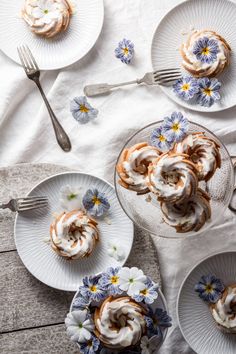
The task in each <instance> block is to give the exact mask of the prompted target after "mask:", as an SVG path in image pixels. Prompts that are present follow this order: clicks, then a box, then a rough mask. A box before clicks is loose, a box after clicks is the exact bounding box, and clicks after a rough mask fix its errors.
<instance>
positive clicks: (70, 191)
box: [60, 185, 82, 211]
mask: <svg viewBox="0 0 236 354" xmlns="http://www.w3.org/2000/svg"><path fill="white" fill-rule="evenodd" d="M60 204H61V207H62V208H63V209H65V210H68V211H71V210H75V209H78V208H80V207H81V205H82V201H81V196H80V193H79V190H78V189H77V188H75V187H72V186H70V185H66V186H63V187H61V189H60Z"/></svg>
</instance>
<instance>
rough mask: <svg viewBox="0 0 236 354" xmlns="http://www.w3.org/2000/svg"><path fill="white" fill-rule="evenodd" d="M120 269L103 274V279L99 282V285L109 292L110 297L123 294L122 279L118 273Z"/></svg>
mask: <svg viewBox="0 0 236 354" xmlns="http://www.w3.org/2000/svg"><path fill="white" fill-rule="evenodd" d="M119 270H120V267H117V268H112V267H111V268H108V269H107V271H106V273H102V275H101V278H100V280H99V284H100V285H101V287H102V288H103V289H104V290H106V291H108V292H109V294H110V295H113V296H114V295H118V294H122V292H123V291H122V290H121V289H120V288H119V284H120V278H119V276H118V272H119Z"/></svg>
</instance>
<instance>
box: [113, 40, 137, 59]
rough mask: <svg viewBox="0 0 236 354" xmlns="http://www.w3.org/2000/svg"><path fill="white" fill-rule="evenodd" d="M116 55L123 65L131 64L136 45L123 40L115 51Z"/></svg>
mask: <svg viewBox="0 0 236 354" xmlns="http://www.w3.org/2000/svg"><path fill="white" fill-rule="evenodd" d="M115 55H116V57H117V58H118V59H120V60H121V61H122V63H125V64H129V63H130V62H131V60H132V58H133V55H134V44H133V43H132V42H131V41H130V40H128V39H125V38H124V39H123V40H122V41H120V42H119V44H118V47H117V48H116V49H115Z"/></svg>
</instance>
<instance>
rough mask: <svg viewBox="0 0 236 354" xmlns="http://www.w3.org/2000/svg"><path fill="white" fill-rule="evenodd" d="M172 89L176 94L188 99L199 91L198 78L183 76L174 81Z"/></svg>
mask: <svg viewBox="0 0 236 354" xmlns="http://www.w3.org/2000/svg"><path fill="white" fill-rule="evenodd" d="M173 90H174V93H176V95H177V96H179V97H180V98H182V99H184V100H185V101H188V100H190V99H191V98H193V97H194V96H195V94H196V93H197V92H198V91H199V84H198V80H197V79H195V78H193V77H191V76H183V77H182V78H181V79H179V80H177V81H176V82H175V83H174V85H173Z"/></svg>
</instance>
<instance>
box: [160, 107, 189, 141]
mask: <svg viewBox="0 0 236 354" xmlns="http://www.w3.org/2000/svg"><path fill="white" fill-rule="evenodd" d="M188 125H189V124H188V119H187V118H185V117H184V116H183V114H182V113H181V112H173V113H171V116H170V117H166V118H165V119H164V125H163V130H164V131H165V132H166V134H167V135H168V137H169V140H171V141H174V142H178V141H181V140H182V139H183V138H184V136H185V135H186V133H187V131H188Z"/></svg>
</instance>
